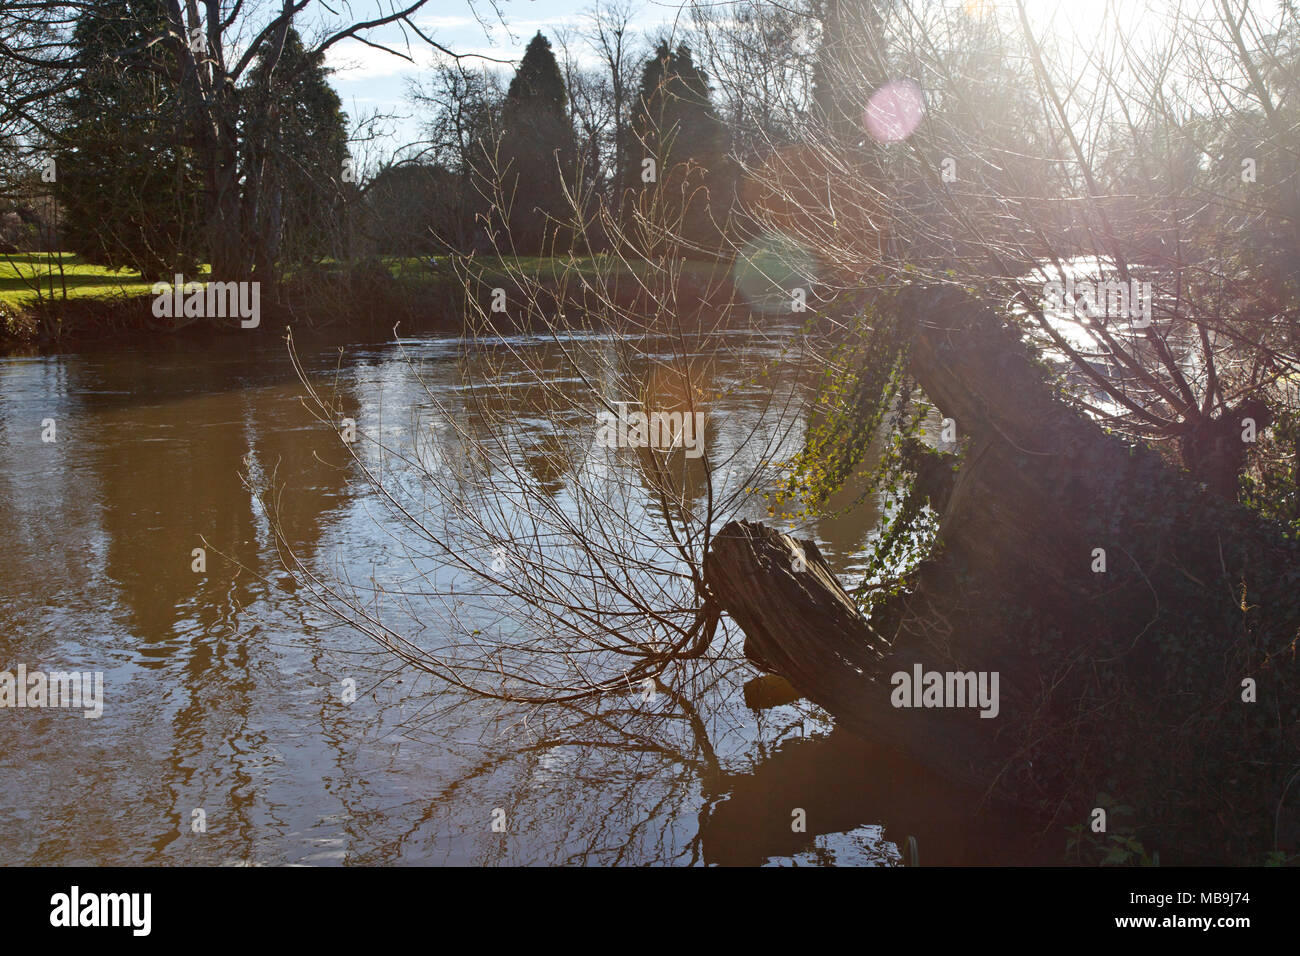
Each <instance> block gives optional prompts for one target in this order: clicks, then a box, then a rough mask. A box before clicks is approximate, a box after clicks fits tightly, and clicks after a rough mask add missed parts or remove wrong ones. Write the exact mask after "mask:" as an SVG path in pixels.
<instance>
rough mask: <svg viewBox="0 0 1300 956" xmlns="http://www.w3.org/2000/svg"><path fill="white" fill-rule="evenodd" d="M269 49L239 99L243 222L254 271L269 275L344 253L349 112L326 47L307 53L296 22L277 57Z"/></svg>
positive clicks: (338, 256)
mask: <svg viewBox="0 0 1300 956" xmlns="http://www.w3.org/2000/svg"><path fill="white" fill-rule="evenodd" d="M272 53H273V51H272V50H270V49H269V48H268V49H266V50H263V51H262V53H261V55H260V56H259V60H258V63H257V65H256V66H255V67H254V69H253V71H252V73H251V75H250V77H249V83H248V85H247V87H246V88H245V89H244V91H243V99H244V102H243V103H242V104H241V105H242V106H243V116H244V123H243V126H244V129H243V140H244V152H245V156H244V164H245V170H246V174H245V175H246V181H245V197H246V198H245V227H246V229H247V230H248V232H249V239H250V241H251V242H253V243H254V244H255V256H254V272H255V274H258V275H260V276H261V277H262V278H264V279H273V278H274V276H275V274H276V272H277V270H278V268H279V267H280V266H283V265H285V264H299V263H304V262H314V261H317V260H319V259H321V258H323V257H326V256H331V257H334V258H339V259H342V258H345V257H346V254H347V249H346V240H347V234H348V230H347V228H346V223H345V219H344V211H345V210H344V195H345V194H344V191H343V188H342V186H341V178H342V175H343V168H344V163H345V161H346V160H347V158H348V150H347V114H346V113H344V112H343V110H342V102H341V101H340V99H339V96H338V94H337V93H336V92H335V91H334V89H333V88H332V87H331V86H330V84H329V70H327V69H326V67H325V65H324V55H323V54H320V53H316V54H314V55H313V54H309V53H308V51H307V50H306V49H305V48H304V47H303V44H302V39H301V37H300V36H299V35H298V31H296V30H294V29H292V28H290V29H289V30H288V31H286V33H285V38H284V46H283V49H282V50H281V51H280V55H279V57H278V58H275V57H274V56H273V55H272ZM271 61H274V62H275V69H274V70H268V63H269V62H271Z"/></svg>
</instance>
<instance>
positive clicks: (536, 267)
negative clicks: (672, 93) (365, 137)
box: [0, 252, 718, 308]
mask: <svg viewBox="0 0 1300 956" xmlns="http://www.w3.org/2000/svg"><path fill="white" fill-rule="evenodd" d="M437 260H438V264H437V266H436V267H432V268H431V267H430V265H429V262H428V260H427V259H422V258H412V257H406V258H403V257H400V256H385V257H384V258H383V260H382V261H383V263H384V265H385V266H387V268H388V271H389V272H391V273H392V274H393V276H394V277H395V278H396V279H397V280H398V281H399V282H403V283H411V284H415V285H418V284H420V283H424V282H434V283H444V282H447V281H449V280H454V279H455V278H456V270H455V269H454V268H453V267H452V264H451V262H450V261H449V260H448V258H447V257H446V256H445V255H442V256H438V257H437ZM60 266H62V273H60ZM511 267H513V268H514V269H519V270H521V271H523V272H525V273H526V274H530V275H533V276H536V277H539V278H545V277H547V276H551V277H558V276H560V275H563V274H565V273H566V272H569V270H572V272H576V273H577V274H579V275H583V276H587V277H594V276H597V275H600V274H603V273H608V272H612V273H613V274H615V275H617V274H619V273H626V272H631V273H633V274H640V273H643V272H644V273H645V274H648V273H649V272H650V271H651V270H652V269H653V267H652V266H651V265H650V264H648V263H632V264H631V268H630V269H629V268H628V267H627V266H625V265H624V264H623V263H621V262H617V261H614V262H612V263H611V262H610V261H609V260H607V259H605V258H604V257H603V256H588V257H581V258H577V259H574V260H572V261H570V260H568V259H565V258H555V259H553V258H546V257H542V256H519V257H512V258H511V259H509V260H506V259H503V258H499V257H496V256H480V257H476V258H475V260H474V261H473V262H472V264H471V265H470V272H471V273H477V272H478V271H479V270H480V269H481V270H483V271H484V273H485V274H486V275H487V276H488V277H491V276H498V275H504V274H505V273H506V271H507V270H508V269H509V268H511ZM716 268H718V267H717V266H716V265H715V264H711V263H705V262H689V263H687V264H686V266H685V271H686V272H687V273H688V274H691V273H695V274H698V275H700V277H701V278H703V277H704V276H705V275H707V274H708V273H709V272H710V271H712V270H714V269H716ZM570 274H572V273H570ZM201 276H202V273H200V277H201ZM187 278H191V277H188V276H187ZM38 288H39V290H40V293H39V295H38V293H37V289H38ZM65 288H66V289H67V297H68V298H69V299H116V298H121V297H124V296H125V297H135V296H144V295H150V294H151V283H148V282H143V281H141V279H140V276H139V275H138V274H136V273H134V272H128V271H125V270H124V271H121V272H114V271H113V270H111V269H107V268H105V267H103V266H97V265H92V264H90V263H88V262H86V261H85V260H83V259H82V258H81V257H80V256H75V255H73V254H71V253H68V252H64V253H58V252H51V253H46V252H29V253H17V254H14V255H5V254H0V305H8V306H10V307H13V308H23V307H29V306H32V305H35V304H36V303H37V302H38V301H39V300H40V299H42V298H43V299H46V300H48V299H49V298H50V297H51V292H52V294H53V298H54V300H55V301H59V300H61V299H62V298H63V295H64V289H65Z"/></svg>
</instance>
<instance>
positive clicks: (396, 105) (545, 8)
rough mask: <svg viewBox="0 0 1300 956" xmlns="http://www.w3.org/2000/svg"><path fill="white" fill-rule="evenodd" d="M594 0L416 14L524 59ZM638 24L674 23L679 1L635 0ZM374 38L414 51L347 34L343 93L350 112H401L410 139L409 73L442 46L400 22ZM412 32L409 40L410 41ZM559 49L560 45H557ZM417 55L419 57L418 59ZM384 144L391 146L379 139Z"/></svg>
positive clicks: (455, 7)
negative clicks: (529, 48)
mask: <svg viewBox="0 0 1300 956" xmlns="http://www.w3.org/2000/svg"><path fill="white" fill-rule="evenodd" d="M594 2H595V0H501V2H500V3H499V4H498V8H499V11H500V15H499V16H498V13H497V11H495V10H494V9H493V8H492V6H491V5H489V4H488V3H484V2H475V3H473V4H471V3H469V2H466V0H435V2H433V3H430V4H429V5H428V6H427V7H425V8H424V9H423V10H422V11H421V12H420V13H418V14H416V16H415V17H413V20H414V22H415V24H416V26H418V27H419V28H420V29H421V30H422V31H423V32H425V33H426V34H428V35H429V36H430V37H431V38H432V39H434V40H436V41H438V42H439V43H441V44H442V45H443V46H445V47H448V48H449V49H452V50H455V51H456V52H457V53H477V54H482V55H484V56H487V57H492V58H494V59H499V60H514V61H517V60H518V59H519V57H520V56H522V55H523V50H524V47H525V46H526V45H527V43H528V41H529V40H530V39H532V37H533V34H535V33H536V32H537V31H538V30H541V31H542V32H543V33H545V34H546V35H547V36H548V37H550V38H551V42H552V45H556V42H555V41H556V32H557V31H558V30H561V29H564V28H566V27H567V28H569V29H570V30H574V31H576V30H577V29H579V28H580V27H581V25H582V22H583V14H584V13H585V12H586V11H589V10H591V9H592V7H593V5H594ZM634 9H635V16H634V19H633V25H634V32H635V33H637V34H638V35H640V34H651V33H658V32H659V31H661V30H663V31H668V30H671V29H672V24H673V21H674V20H675V19H676V18H678V17H679V15H680V16H682V17H683V18H684V17H685V15H684V14H680V9H681V8H680V5H679V4H677V3H667V2H663V0H658V2H656V0H636V2H635V8H634ZM367 36H368V38H369V39H370V40H372V41H373V42H379V43H384V44H387V45H390V46H391V47H392V48H393V49H397V50H400V51H401V52H402V53H403V54H406V55H408V56H410V57H411V60H410V61H408V60H405V59H402V58H401V57H397V56H393V55H392V54H390V53H386V52H384V51H382V50H377V49H374V48H373V47H369V46H366V45H365V44H364V43H361V42H360V41H356V40H345V41H343V42H341V43H338V44H336V45H335V46H334V47H332V48H331V49H330V53H329V58H328V61H327V62H328V64H329V66H330V67H331V68H332V69H333V70H334V71H335V72H334V74H333V76H332V78H331V82H332V83H333V84H334V88H335V89H336V90H337V91H338V93H339V96H340V97H342V99H343V108H344V109H345V110H346V111H347V113H348V115H349V116H350V117H351V118H353V120H356V118H357V117H359V116H362V115H365V114H371V113H375V112H380V113H392V114H396V117H397V118H396V119H395V120H394V121H393V122H392V123H389V124H388V128H389V130H390V135H389V136H388V137H387V139H386V142H387V144H388V148H389V149H391V147H392V146H394V145H397V144H402V143H407V142H411V141H413V140H415V139H417V138H418V136H419V121H418V118H417V117H416V116H415V115H414V110H413V107H412V106H411V104H409V103H408V102H407V101H406V98H405V94H406V91H407V88H408V86H409V84H410V81H411V80H412V79H414V78H416V77H418V76H420V75H421V74H423V73H427V71H428V70H429V68H430V66H431V64H432V63H433V61H434V59H435V57H436V53H435V51H433V50H432V49H431V48H430V47H429V46H428V44H426V43H424V42H423V41H422V40H420V38H419V37H417V36H415V35H414V34H411V35H409V37H407V38H404V37H403V35H402V31H401V30H399V29H397V28H396V27H389V28H385V29H383V30H377V31H373V32H372V33H370V34H367ZM408 40H409V45H408ZM557 52H558V50H557ZM412 61H414V62H412ZM465 62H466V64H469V65H473V64H479V65H487V66H489V67H491V68H493V69H499V70H502V71H503V75H504V76H506V77H509V76H512V75H513V72H514V71H513V68H512V67H510V66H508V65H501V64H493V63H486V62H485V61H480V60H467V61H465ZM379 149H380V151H381V152H382V151H385V150H384V147H382V146H381V147H379Z"/></svg>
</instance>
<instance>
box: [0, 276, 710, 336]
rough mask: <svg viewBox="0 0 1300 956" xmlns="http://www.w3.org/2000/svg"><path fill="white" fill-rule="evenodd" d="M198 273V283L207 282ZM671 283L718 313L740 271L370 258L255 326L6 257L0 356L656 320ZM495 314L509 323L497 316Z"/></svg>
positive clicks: (278, 299)
mask: <svg viewBox="0 0 1300 956" xmlns="http://www.w3.org/2000/svg"><path fill="white" fill-rule="evenodd" d="M206 278H207V273H206V271H205V270H203V269H201V270H199V272H198V273H197V275H195V276H193V277H192V278H191V280H190V281H198V282H204V281H205V280H206ZM667 287H672V288H673V289H674V291H675V292H676V294H677V297H678V298H679V301H680V302H681V303H689V306H684V307H682V308H684V309H685V311H686V312H688V313H689V311H690V309H692V308H693V309H694V310H697V311H698V310H702V309H710V310H717V309H721V308H726V307H728V306H729V305H731V304H732V303H734V301H735V299H736V289H735V285H734V283H733V280H732V276H731V266H730V265H729V264H727V263H724V262H715V261H704V260H700V261H692V262H685V263H680V264H678V266H677V268H676V269H675V270H674V271H673V274H672V278H671V279H669V278H667V277H666V276H665V275H663V274H660V273H659V272H657V270H656V267H654V266H653V265H651V264H649V263H646V264H637V265H632V264H629V263H627V262H626V261H623V260H618V259H613V258H609V257H603V256H600V257H587V258H570V259H561V258H524V257H520V258H513V259H502V258H499V257H492V258H485V259H465V260H461V261H459V262H453V261H451V260H450V259H449V258H447V257H440V258H438V259H436V260H432V259H399V258H385V259H370V260H364V261H361V262H358V263H356V264H353V265H352V266H350V267H344V266H343V265H341V264H337V263H325V264H321V265H319V266H315V267H312V268H310V269H307V270H301V271H300V272H298V273H297V274H293V275H290V276H288V277H286V278H285V279H284V280H283V281H282V282H279V283H277V284H276V285H275V286H274V287H268V286H267V285H265V284H264V285H262V286H261V287H260V289H259V296H258V300H259V309H258V313H259V314H258V316H257V319H256V325H255V326H250V325H247V324H241V322H240V321H239V319H238V318H237V317H231V318H226V319H205V318H195V317H184V316H175V317H172V316H162V317H160V316H158V315H156V314H155V311H156V310H155V307H154V306H155V302H156V300H157V298H158V297H157V296H156V295H155V294H154V292H153V286H152V284H150V283H146V282H144V281H143V280H141V279H140V277H139V276H138V275H135V274H126V273H119V272H113V271H111V270H108V269H105V268H102V267H99V266H94V265H91V264H89V263H86V262H84V261H83V260H81V259H80V258H79V257H76V256H72V255H69V254H66V253H64V254H58V253H28V254H25V255H10V256H5V257H3V258H0V348H8V349H12V348H15V347H32V346H36V347H69V346H77V345H80V344H90V343H94V342H96V341H104V340H118V339H121V338H123V337H134V336H138V335H159V334H161V335H175V334H190V335H193V334H200V335H206V334H223V333H229V334H235V333H237V334H243V335H247V334H267V333H280V332H282V331H283V330H284V329H285V328H286V327H290V326H293V327H295V328H309V329H329V328H333V327H344V328H347V329H350V330H354V331H355V333H356V334H358V335H360V336H362V337H365V338H369V337H371V336H373V335H374V334H387V333H390V332H391V331H392V329H393V327H394V326H395V325H400V326H401V328H402V329H403V331H404V332H412V333H437V332H445V333H457V332H461V331H463V330H464V329H465V328H466V327H467V317H470V316H479V317H481V318H482V320H483V321H484V322H485V323H486V324H488V325H491V324H493V323H497V322H504V323H506V324H508V325H509V326H510V327H511V328H512V329H518V328H519V327H520V326H521V325H526V324H528V323H529V322H530V321H536V320H539V319H542V318H543V317H545V316H547V315H549V314H554V313H555V312H561V311H564V310H565V309H566V308H578V309H582V310H584V311H585V312H588V313H590V312H591V311H593V310H595V309H596V308H598V307H608V306H609V305H611V304H612V305H613V306H614V307H615V308H617V309H625V310H628V311H631V312H636V313H640V314H647V313H650V312H653V311H654V309H655V305H656V303H655V301H654V300H655V298H656V296H655V294H654V293H653V292H652V291H651V290H652V289H656V288H658V289H660V290H662V289H664V288H667ZM498 317H500V318H499V319H498Z"/></svg>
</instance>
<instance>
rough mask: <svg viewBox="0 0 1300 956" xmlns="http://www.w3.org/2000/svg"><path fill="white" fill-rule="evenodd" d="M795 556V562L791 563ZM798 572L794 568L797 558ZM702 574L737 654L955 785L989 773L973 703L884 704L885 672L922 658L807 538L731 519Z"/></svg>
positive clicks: (985, 724)
mask: <svg viewBox="0 0 1300 956" xmlns="http://www.w3.org/2000/svg"><path fill="white" fill-rule="evenodd" d="M800 556H802V562H800V561H799V558H800ZM800 563H801V564H802V565H803V568H802V570H796V567H797V566H799V564H800ZM705 577H706V579H707V580H708V581H709V586H710V588H711V590H712V592H713V595H714V597H715V598H716V600H717V601H718V603H719V605H720V606H721V607H722V608H723V609H725V610H726V611H727V613H728V614H730V615H731V617H732V619H733V620H735V622H736V623H737V624H738V625H739V626H740V628H741V630H743V631H744V633H745V653H746V655H747V656H748V657H749V658H750V659H751V660H753V661H754V662H755V663H756V664H757V665H758V666H760V667H762V668H764V669H765V670H769V671H772V672H774V673H777V674H780V675H781V676H782V677H784V678H785V679H786V680H788V681H789V682H790V683H791V684H792V685H793V686H794V687H795V688H797V689H798V690H799V691H800V692H801V693H802V694H804V695H805V696H806V697H808V698H809V699H810V700H812V701H813V702H815V703H817V704H819V705H820V706H822V707H824V708H825V709H826V710H827V711H829V712H830V713H831V714H833V715H835V716H836V718H838V719H839V720H840V721H841V722H842V723H843V724H844V725H845V726H846V727H848V728H850V729H851V730H853V731H854V732H856V733H858V734H859V735H861V736H863V737H865V738H867V739H870V740H877V741H882V742H885V743H887V744H889V745H890V746H892V747H894V748H895V749H897V750H899V751H902V752H904V753H906V754H908V755H910V756H912V757H914V758H915V759H917V760H919V761H921V762H922V763H924V764H926V765H927V766H932V767H939V768H942V770H943V772H944V773H945V774H947V775H948V776H950V777H953V778H954V779H958V780H961V781H963V782H967V783H971V784H975V785H979V786H987V785H988V784H989V783H991V782H992V779H993V777H994V775H995V774H996V772H997V769H998V768H997V762H996V754H997V748H996V744H995V740H994V737H995V735H996V728H995V727H993V726H991V725H992V724H995V723H996V721H992V720H985V719H982V718H980V717H979V715H978V713H977V712H976V711H975V710H973V709H969V710H964V711H953V710H939V709H934V710H924V709H899V708H895V707H893V706H891V704H890V694H891V692H892V690H893V687H892V686H891V684H890V682H889V678H890V675H891V674H892V673H894V672H896V671H900V670H901V671H905V672H907V673H908V674H909V675H910V674H911V673H912V668H913V665H914V664H916V663H921V664H923V665H926V666H928V665H927V662H925V661H921V660H919V659H915V658H914V657H912V656H910V651H908V650H906V649H904V650H903V651H902V652H901V653H895V652H894V649H893V648H891V647H890V645H889V643H888V642H887V641H886V640H885V639H884V638H882V637H881V636H880V635H879V634H877V633H875V632H874V631H873V630H872V628H871V626H870V625H869V624H868V622H867V621H866V620H865V619H864V618H863V616H862V614H861V613H860V612H859V611H858V608H857V606H856V605H855V604H854V603H853V599H852V598H851V597H850V596H849V595H848V594H847V593H846V592H845V590H844V588H843V587H842V586H841V585H840V583H839V581H838V580H837V579H836V577H835V575H834V573H833V572H832V571H831V569H830V567H829V566H828V565H827V563H826V559H825V558H824V557H823V555H822V554H821V552H820V551H819V550H818V548H817V545H816V544H815V543H814V542H813V541H810V540H807V539H803V540H796V539H793V538H791V537H790V536H788V535H784V534H781V533H779V532H777V531H775V530H773V529H771V528H768V527H766V526H764V525H762V524H759V523H756V522H748V521H738V522H732V523H730V524H728V525H726V526H725V527H724V528H722V530H721V531H720V532H719V533H718V534H717V535H716V536H715V538H714V540H713V546H712V548H711V549H710V552H709V555H708V557H707V558H706V560H705Z"/></svg>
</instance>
